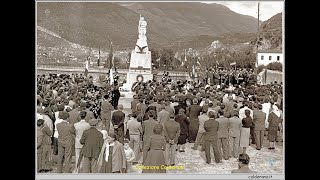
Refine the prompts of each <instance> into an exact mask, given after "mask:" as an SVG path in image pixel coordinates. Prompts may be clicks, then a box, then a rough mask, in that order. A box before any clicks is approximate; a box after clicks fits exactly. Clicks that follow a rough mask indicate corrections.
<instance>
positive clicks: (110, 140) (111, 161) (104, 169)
mask: <svg viewBox="0 0 320 180" xmlns="http://www.w3.org/2000/svg"><path fill="white" fill-rule="evenodd" d="M97 165H98V172H99V173H120V171H121V172H125V168H126V155H125V153H124V148H123V145H122V144H121V143H120V142H119V141H118V140H117V136H116V134H114V133H109V137H106V138H105V140H104V143H103V146H102V149H101V152H100V154H99V157H98V160H97Z"/></svg>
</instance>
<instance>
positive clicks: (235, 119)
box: [228, 110, 242, 158]
mask: <svg viewBox="0 0 320 180" xmlns="http://www.w3.org/2000/svg"><path fill="white" fill-rule="evenodd" d="M241 127H242V121H241V119H240V118H239V112H238V111H236V110H234V111H233V113H232V116H231V118H229V126H228V129H229V157H231V156H233V157H235V158H237V157H238V155H239V146H240V129H241Z"/></svg>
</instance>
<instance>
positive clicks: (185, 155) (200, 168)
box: [51, 98, 284, 174]
mask: <svg viewBox="0 0 320 180" xmlns="http://www.w3.org/2000/svg"><path fill="white" fill-rule="evenodd" d="M130 102H131V100H130V101H129V100H127V99H123V98H121V99H120V102H119V104H123V105H124V107H125V112H126V114H128V113H129V109H130ZM192 145H193V144H190V143H187V144H186V152H177V155H176V165H183V166H184V167H185V168H184V169H183V170H168V171H167V173H199V174H229V173H230V172H231V170H232V169H236V168H237V167H238V163H237V159H235V158H231V159H229V160H222V163H220V164H216V163H215V162H214V161H213V162H212V163H211V164H206V163H205V153H204V151H200V150H199V149H200V148H199V149H198V150H192V149H191V147H192ZM268 147H269V144H268V141H267V140H266V137H265V140H264V144H263V148H262V149H261V150H260V151H258V150H256V149H255V146H254V145H251V146H250V147H248V148H247V154H248V155H249V156H250V168H251V169H252V170H254V171H257V172H259V173H270V174H275V173H283V172H284V169H283V167H284V160H283V143H282V142H279V143H276V145H275V147H276V149H275V150H268ZM212 157H213V153H212ZM55 159H56V158H55V157H54V158H53V162H52V165H53V171H52V172H51V173H55V172H56V164H55V163H54V161H55ZM140 161H141V160H140ZM74 162H75V159H74V157H73V159H72V167H73V169H74V165H75V164H74ZM138 167H139V164H138V165H135V166H133V169H132V173H135V174H137V173H141V169H139V168H138Z"/></svg>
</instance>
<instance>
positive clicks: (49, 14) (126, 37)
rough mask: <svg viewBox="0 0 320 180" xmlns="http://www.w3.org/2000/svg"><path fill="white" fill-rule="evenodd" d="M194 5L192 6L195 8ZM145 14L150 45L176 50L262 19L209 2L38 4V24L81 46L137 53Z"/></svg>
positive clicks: (248, 27)
mask: <svg viewBox="0 0 320 180" xmlns="http://www.w3.org/2000/svg"><path fill="white" fill-rule="evenodd" d="M191 7H192V8H191ZM139 14H142V15H143V16H145V19H146V21H147V22H148V27H147V37H148V43H149V46H150V47H151V48H152V47H156V48H158V47H170V46H172V45H174V44H175V41H176V40H177V39H182V40H183V39H187V38H190V37H192V36H195V37H196V36H202V35H209V36H217V35H220V34H223V33H231V32H254V31H255V29H256V28H255V26H256V19H255V18H253V17H250V16H245V15H240V14H237V13H235V12H233V11H231V10H230V9H228V8H227V7H225V6H222V5H218V4H203V3H189V2H188V3H174V2H166V3H142V2H140V3H120V4H119V3H110V2H108V3H103V2H77V3H72V2H38V3H37V16H38V18H37V23H38V25H39V26H41V27H44V28H45V29H48V30H50V31H52V32H54V33H56V34H57V35H58V36H60V37H62V38H64V39H66V40H68V41H70V42H73V43H77V44H80V45H84V46H89V47H95V48H98V47H99V46H101V48H102V49H104V50H107V49H108V45H109V44H110V42H111V41H112V42H113V43H114V45H115V49H116V50H120V49H132V48H133V47H134V45H135V43H136V40H137V38H138V28H137V26H138V21H139Z"/></svg>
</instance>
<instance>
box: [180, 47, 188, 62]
mask: <svg viewBox="0 0 320 180" xmlns="http://www.w3.org/2000/svg"><path fill="white" fill-rule="evenodd" d="M186 62H187V53H186V50H184V61H182V63H181V66H184V64H185V63H186Z"/></svg>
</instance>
